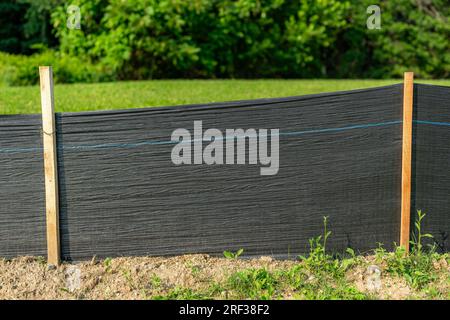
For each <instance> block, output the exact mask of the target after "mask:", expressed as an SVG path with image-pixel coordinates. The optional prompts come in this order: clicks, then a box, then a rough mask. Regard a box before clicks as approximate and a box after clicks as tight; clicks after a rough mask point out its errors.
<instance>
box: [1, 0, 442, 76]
mask: <svg viewBox="0 0 450 320" xmlns="http://www.w3.org/2000/svg"><path fill="white" fill-rule="evenodd" d="M6 2H7V1H6ZM6 2H5V3H6ZM10 2H11V3H15V2H13V1H10ZM19 2H20V3H21V5H22V7H20V8H19V7H17V6H16V7H14V6H13V7H14V8H15V9H14V10H16V11H17V10H19V9H20V10H21V11H20V10H19V11H20V12H24V13H23V15H24V16H23V17H22V18H20V17H19V18H20V19H19V18H17V15H16V16H15V17H16V20H14V21H11V23H10V25H12V24H20V28H21V30H22V31H21V32H23V33H24V35H23V38H25V39H27V41H28V43H29V47H31V46H34V47H33V48H36V45H35V44H36V43H41V44H43V45H42V47H50V48H54V49H55V50H57V52H58V54H57V55H56V56H58V57H60V59H62V57H76V58H77V59H79V60H82V61H86V63H89V64H92V65H96V66H97V67H96V68H94V69H95V70H97V69H98V70H102V72H105V73H106V74H108V77H103V78H105V79H106V78H107V79H110V78H111V77H113V78H115V79H151V78H181V77H187V78H230V77H231V78H260V77H275V78H277V77H280V78H281V77H283V78H298V77H303V78H309V77H310V78H312V77H314V78H320V77H334V78H341V77H345V78H362V77H369V78H391V77H399V76H401V75H402V73H403V71H405V70H413V71H415V72H416V74H417V75H418V76H420V77H423V78H432V77H435V78H445V77H448V76H449V74H450V50H449V49H450V21H449V19H450V17H449V16H450V7H449V6H448V1H447V0H434V1H429V0H398V1H390V0H379V1H378V5H379V6H380V7H381V29H375V30H369V29H367V27H366V20H367V18H368V14H367V13H366V9H367V7H368V6H369V5H372V4H373V1H371V0H315V1H311V0H190V1H185V0H127V1H124V0H73V1H70V3H66V2H63V1H61V0H33V1H32V0H19ZM11 3H10V6H9V7H8V8H9V9H8V10H12V9H11V8H12V7H11ZM69 4H70V5H78V6H79V7H80V9H81V30H77V29H69V28H67V26H66V22H67V19H68V13H67V6H68V5H69ZM24 5H25V6H26V7H23V6H24ZM3 8H5V5H3ZM18 8H19V9H18ZM24 8H25V9H24ZM1 10H2V6H0V11H1ZM3 10H5V9H3ZM24 21H25V22H24ZM50 31H52V32H50ZM8 32H9V33H8ZM4 33H5V32H4ZM7 33H8V34H11V31H7ZM12 38H14V37H12ZM2 39H9V38H8V37H6V36H5V37H3V38H2ZM10 41H12V42H11V43H14V39H12V40H10ZM16 42H17V41H16ZM5 43H6V42H5V40H4V41H3V42H2V41H0V50H3V51H8V50H5ZM18 51H19V52H22V53H25V54H28V53H30V48H28V49H27V48H22V49H21V48H17V47H16V48H15V49H14V50H13V51H11V50H9V52H13V53H17V52H18ZM31 52H32V50H31ZM64 59H65V58H64ZM65 61H69V60H68V59H66V60H65ZM69 78H70V77H69ZM90 78H92V79H96V78H99V77H90ZM100 78H101V77H100Z"/></svg>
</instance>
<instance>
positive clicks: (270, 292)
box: [227, 269, 278, 300]
mask: <svg viewBox="0 0 450 320" xmlns="http://www.w3.org/2000/svg"><path fill="white" fill-rule="evenodd" d="M277 283H278V281H277V279H276V278H275V277H274V275H273V274H272V273H270V272H269V271H267V270H266V269H248V270H244V271H240V272H236V273H234V274H232V275H231V276H230V277H229V278H228V281H227V284H228V286H227V287H228V289H230V290H232V291H233V292H236V293H237V294H238V297H239V298H250V299H259V300H261V299H263V300H267V299H271V298H273V296H274V294H275V287H276V285H277Z"/></svg>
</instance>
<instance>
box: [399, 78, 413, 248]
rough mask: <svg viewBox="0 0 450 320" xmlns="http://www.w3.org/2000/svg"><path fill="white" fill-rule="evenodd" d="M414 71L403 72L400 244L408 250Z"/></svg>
mask: <svg viewBox="0 0 450 320" xmlns="http://www.w3.org/2000/svg"><path fill="white" fill-rule="evenodd" d="M413 91H414V73H413V72H405V75H404V83H403V146H402V204H401V222H400V246H402V247H404V248H405V249H406V251H409V236H410V223H411V159H412V156H411V154H412V120H413Z"/></svg>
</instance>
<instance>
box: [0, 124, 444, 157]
mask: <svg viewBox="0 0 450 320" xmlns="http://www.w3.org/2000/svg"><path fill="white" fill-rule="evenodd" d="M413 122H414V123H417V124H426V125H437V126H450V123H449V122H435V121H425V120H414V121H413ZM401 123H402V121H401V120H394V121H388V122H378V123H367V124H360V125H352V126H346V127H338V128H325V129H311V130H304V131H291V132H280V133H279V134H278V135H279V136H300V135H305V134H315V133H328V132H340V131H346V130H354V129H366V128H373V127H382V126H389V125H396V124H401ZM247 137H248V136H247ZM250 137H251V136H250ZM230 138H232V139H234V138H235V137H230ZM237 138H241V137H237ZM226 139H227V137H225V138H222V139H220V138H219V139H217V140H226ZM196 141H205V142H210V140H204V139H191V140H186V141H182V142H184V143H192V142H196ZM179 142H180V141H171V140H166V141H142V142H136V143H104V144H97V145H78V146H77V145H68V146H63V147H62V148H61V147H60V148H58V149H59V150H60V149H63V150H86V149H101V148H135V147H140V146H145V145H165V144H177V143H179ZM37 151H42V148H1V149H0V153H23V152H37Z"/></svg>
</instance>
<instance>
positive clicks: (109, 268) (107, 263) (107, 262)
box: [103, 258, 112, 273]
mask: <svg viewBox="0 0 450 320" xmlns="http://www.w3.org/2000/svg"><path fill="white" fill-rule="evenodd" d="M103 266H104V267H105V272H107V273H111V271H112V258H106V259H105V260H104V261H103Z"/></svg>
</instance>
